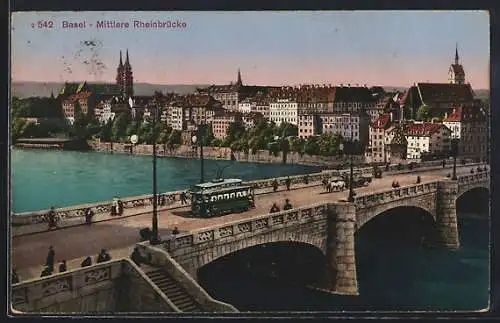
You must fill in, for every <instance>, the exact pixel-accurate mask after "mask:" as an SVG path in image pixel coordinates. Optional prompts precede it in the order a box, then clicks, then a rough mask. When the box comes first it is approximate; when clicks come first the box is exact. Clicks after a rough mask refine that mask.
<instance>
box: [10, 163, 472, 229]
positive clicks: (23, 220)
mask: <svg viewBox="0 0 500 323" xmlns="http://www.w3.org/2000/svg"><path fill="white" fill-rule="evenodd" d="M441 163H442V162H440V161H429V162H421V163H414V164H412V166H411V169H410V166H409V165H390V166H389V168H388V169H387V170H386V169H383V171H384V172H385V173H395V174H397V173H404V172H408V171H411V170H413V171H418V170H419V169H422V168H426V167H438V166H439V165H441ZM475 165H479V164H471V166H475ZM348 173H349V170H348V169H342V170H328V171H322V172H317V173H312V174H307V175H294V176H283V177H277V178H276V181H277V182H278V184H279V185H285V183H286V180H287V178H290V180H291V183H292V184H303V183H304V182H305V180H304V179H305V176H307V178H308V181H309V182H311V183H312V182H320V181H321V180H322V179H324V178H328V177H331V176H337V175H345V174H348ZM372 173H373V167H360V168H355V169H354V174H356V175H369V174H372ZM273 182H274V178H266V179H260V180H253V181H246V182H245V183H247V184H251V185H253V186H254V187H255V188H257V189H267V188H271V187H272V186H273ZM183 191H185V190H179V191H173V192H165V193H160V194H161V195H163V196H165V197H166V198H167V200H169V199H173V200H176V201H179V200H180V194H181V193H182V192H183ZM120 199H121V201H122V202H123V207H124V208H125V209H133V208H138V207H148V206H151V205H152V204H153V196H152V194H145V195H141V196H134V197H124V198H120ZM111 206H112V201H102V202H97V203H88V204H81V205H76V206H71V207H63V208H56V209H55V212H56V216H57V217H59V219H62V220H64V219H71V218H83V217H84V216H85V210H86V209H87V208H90V209H91V210H92V211H93V212H94V214H103V213H108V214H109V213H110V212H111ZM48 214H49V210H40V211H35V212H22V213H15V214H13V216H11V217H10V219H11V224H13V225H29V224H37V223H48Z"/></svg>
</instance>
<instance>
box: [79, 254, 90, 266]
mask: <svg viewBox="0 0 500 323" xmlns="http://www.w3.org/2000/svg"><path fill="white" fill-rule="evenodd" d="M81 266H82V267H88V266H92V258H91V257H90V256H88V257H87V258H85V259H83V261H82V263H81Z"/></svg>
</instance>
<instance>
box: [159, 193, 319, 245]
mask: <svg viewBox="0 0 500 323" xmlns="http://www.w3.org/2000/svg"><path fill="white" fill-rule="evenodd" d="M326 209H327V204H325V203H319V204H314V205H310V206H306V207H301V208H296V209H292V210H287V211H281V212H277V213H269V214H264V215H261V216H257V217H254V218H252V219H244V220H239V221H235V222H231V223H230V224H227V225H223V226H221V225H218V226H214V227H211V228H204V229H202V230H196V231H191V232H189V233H184V234H179V235H176V236H175V238H170V239H166V240H164V241H163V245H162V247H163V248H164V249H165V250H166V251H168V252H173V251H175V250H178V249H180V248H185V247H193V246H196V245H201V244H204V243H208V242H210V241H215V240H217V241H220V240H221V239H227V240H231V239H240V238H242V237H244V235H245V234H247V233H249V234H254V233H256V232H258V233H262V232H263V231H271V230H276V229H281V228H284V227H287V226H289V225H295V224H297V223H302V222H308V221H311V220H312V219H315V218H318V217H324V216H325V213H326Z"/></svg>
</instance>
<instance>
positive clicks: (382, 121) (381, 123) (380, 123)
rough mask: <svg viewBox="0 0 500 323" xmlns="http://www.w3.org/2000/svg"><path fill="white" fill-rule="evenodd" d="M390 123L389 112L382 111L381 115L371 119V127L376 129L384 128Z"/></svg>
mask: <svg viewBox="0 0 500 323" xmlns="http://www.w3.org/2000/svg"><path fill="white" fill-rule="evenodd" d="M390 123H391V114H390V113H384V114H383V115H381V116H380V117H378V119H376V120H375V121H373V123H372V124H371V127H372V128H376V129H381V128H386V127H388V126H389V125H390Z"/></svg>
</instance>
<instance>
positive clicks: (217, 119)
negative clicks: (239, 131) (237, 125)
mask: <svg viewBox="0 0 500 323" xmlns="http://www.w3.org/2000/svg"><path fill="white" fill-rule="evenodd" d="M233 122H243V121H242V115H241V113H239V112H233V111H227V112H224V113H217V114H216V115H215V116H214V117H213V119H212V122H211V127H212V134H213V135H214V137H215V138H217V139H221V140H224V139H225V138H226V137H227V132H228V130H229V125H230V124H231V123H233Z"/></svg>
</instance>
